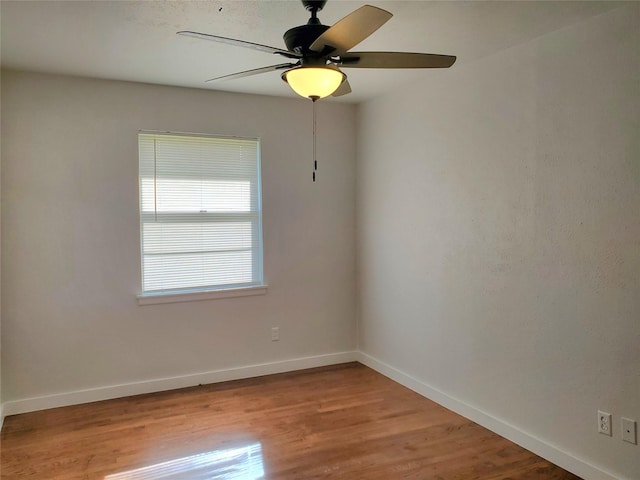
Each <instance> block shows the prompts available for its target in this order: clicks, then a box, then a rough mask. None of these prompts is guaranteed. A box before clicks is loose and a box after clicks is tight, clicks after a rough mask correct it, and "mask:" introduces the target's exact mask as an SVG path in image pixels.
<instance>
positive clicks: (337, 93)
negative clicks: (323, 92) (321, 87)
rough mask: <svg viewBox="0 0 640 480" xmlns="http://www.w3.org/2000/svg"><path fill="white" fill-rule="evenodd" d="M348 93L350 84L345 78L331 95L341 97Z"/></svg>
mask: <svg viewBox="0 0 640 480" xmlns="http://www.w3.org/2000/svg"><path fill="white" fill-rule="evenodd" d="M348 93H351V85H349V80H347V79H346V78H345V79H344V81H343V82H342V83H341V84H340V86H339V87H338V89H337V90H336V91H335V92H333V93H332V94H331V96H332V97H341V96H342V95H347V94H348Z"/></svg>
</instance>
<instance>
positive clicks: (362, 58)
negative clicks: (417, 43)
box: [338, 52, 456, 68]
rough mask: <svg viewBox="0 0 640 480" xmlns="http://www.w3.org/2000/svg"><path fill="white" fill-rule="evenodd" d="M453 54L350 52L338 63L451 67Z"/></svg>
mask: <svg viewBox="0 0 640 480" xmlns="http://www.w3.org/2000/svg"><path fill="white" fill-rule="evenodd" d="M455 61H456V57H455V56H453V55H436V54H434V53H408V52H349V53H347V54H345V55H341V56H340V61H339V62H338V65H339V66H340V67H345V68H449V67H450V66H451V65H453V64H454V63H455Z"/></svg>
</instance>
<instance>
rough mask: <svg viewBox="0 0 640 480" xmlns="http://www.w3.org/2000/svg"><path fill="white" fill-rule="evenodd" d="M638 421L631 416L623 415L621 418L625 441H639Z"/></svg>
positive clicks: (634, 442)
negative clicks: (625, 416)
mask: <svg viewBox="0 0 640 480" xmlns="http://www.w3.org/2000/svg"><path fill="white" fill-rule="evenodd" d="M636 425H637V424H636V421H635V420H631V419H630V418H624V417H622V418H621V419H620V428H621V429H622V440H624V441H625V442H629V443H633V444H634V445H635V444H636V443H638V440H637V438H638V437H637V427H636Z"/></svg>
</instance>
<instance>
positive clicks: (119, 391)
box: [0, 352, 356, 420]
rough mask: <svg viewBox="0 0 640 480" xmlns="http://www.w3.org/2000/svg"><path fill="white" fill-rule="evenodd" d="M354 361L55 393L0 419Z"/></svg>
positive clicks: (12, 406) (20, 404) (309, 360)
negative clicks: (50, 409) (38, 411)
mask: <svg viewBox="0 0 640 480" xmlns="http://www.w3.org/2000/svg"><path fill="white" fill-rule="evenodd" d="M355 360H356V352H340V353H331V354H327V355H317V356H313V357H303V358H295V359H291V360H283V361H279V362H271V363H262V364H259V365H248V366H245V367H238V368H230V369H225V370H214V371H211V372H204V373H196V374H191V375H184V376H180V377H169V378H160V379H155V380H147V381H143V382H136V383H126V384H122V385H111V386H108V387H100V388H91V389H87V390H78V391H75V392H66V393H58V394H54V395H46V396H42V397H34V398H25V399H21V400H13V401H8V402H4V403H3V404H2V405H1V406H0V413H1V418H2V420H4V417H5V416H9V415H17V414H19V413H27V412H35V411H37V410H46V409H48V408H57V407H66V406H69V405H78V404H80V403H89V402H97V401H100V400H110V399H113V398H121V397H128V396H130V395H141V394H144V393H154V392H161V391H165V390H174V389H176V388H184V387H192V386H194V385H205V384H208V383H217V382H226V381H228V380H240V379H243V378H251V377H260V376H262V375H271V374H274V373H283V372H291V371H294V370H303V369H305V368H314V367H324V366H326V365H336V364H339V363H347V362H354V361H355Z"/></svg>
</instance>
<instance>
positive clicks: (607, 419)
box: [598, 410, 611, 436]
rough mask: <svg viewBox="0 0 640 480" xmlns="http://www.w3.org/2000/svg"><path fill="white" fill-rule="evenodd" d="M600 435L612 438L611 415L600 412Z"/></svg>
mask: <svg viewBox="0 0 640 480" xmlns="http://www.w3.org/2000/svg"><path fill="white" fill-rule="evenodd" d="M598 433H602V434H603V435H609V436H611V414H610V413H607V412H603V411H602V410H598Z"/></svg>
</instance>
